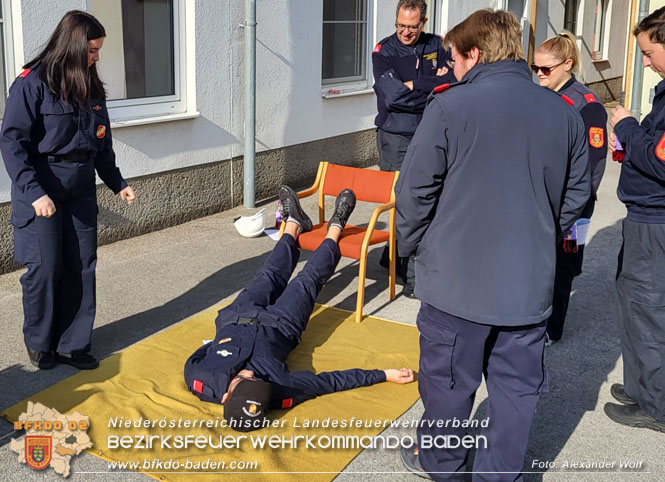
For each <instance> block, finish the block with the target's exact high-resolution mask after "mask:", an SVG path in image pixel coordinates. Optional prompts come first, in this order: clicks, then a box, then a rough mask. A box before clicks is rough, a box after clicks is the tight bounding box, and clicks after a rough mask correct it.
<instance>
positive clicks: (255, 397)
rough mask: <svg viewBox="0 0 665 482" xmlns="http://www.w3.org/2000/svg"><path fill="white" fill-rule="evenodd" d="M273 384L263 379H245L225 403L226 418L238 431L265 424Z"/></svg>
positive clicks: (248, 430)
mask: <svg viewBox="0 0 665 482" xmlns="http://www.w3.org/2000/svg"><path fill="white" fill-rule="evenodd" d="M271 394H272V385H271V384H270V383H268V382H264V381H262V380H249V379H243V380H241V381H240V383H238V385H236V387H235V390H233V393H232V394H231V396H230V397H229V398H228V400H226V403H225V404H224V420H226V421H227V423H228V424H229V427H230V428H232V429H233V430H237V431H238V432H251V431H252V430H256V429H259V428H262V427H264V426H265V424H266V422H267V420H268V415H267V411H268V405H269V404H270V395H271Z"/></svg>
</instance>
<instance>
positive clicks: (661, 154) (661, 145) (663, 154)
mask: <svg viewBox="0 0 665 482" xmlns="http://www.w3.org/2000/svg"><path fill="white" fill-rule="evenodd" d="M656 157H657V158H658V159H660V160H661V161H663V162H665V133H663V135H662V136H661V138H660V140H659V141H658V144H657V145H656Z"/></svg>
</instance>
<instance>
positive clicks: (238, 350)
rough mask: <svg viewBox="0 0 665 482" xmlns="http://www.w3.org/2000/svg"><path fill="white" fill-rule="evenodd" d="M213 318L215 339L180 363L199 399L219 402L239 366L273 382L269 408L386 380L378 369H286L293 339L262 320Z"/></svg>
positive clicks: (293, 343)
mask: <svg viewBox="0 0 665 482" xmlns="http://www.w3.org/2000/svg"><path fill="white" fill-rule="evenodd" d="M258 316H259V317H260V316H261V315H260V313H259V315H258ZM217 322H218V329H217V335H216V337H215V340H213V341H212V342H210V343H208V344H206V345H203V346H202V347H201V348H199V349H198V350H197V351H196V352H194V354H192V356H191V357H190V358H189V360H187V363H186V364H185V382H186V383H187V386H188V387H189V389H190V390H191V391H192V392H193V393H194V394H195V395H197V396H198V397H199V398H200V399H201V400H204V401H208V402H216V403H220V401H221V398H222V395H224V393H225V392H226V390H227V387H228V383H229V382H230V381H231V380H232V379H233V377H235V376H236V375H237V374H238V372H239V371H240V370H243V369H247V370H252V371H253V372H254V375H255V376H256V378H260V379H261V380H264V381H266V382H270V383H272V398H271V402H270V406H271V408H290V407H292V406H294V405H297V404H298V403H300V402H304V401H305V400H309V399H311V398H314V397H318V396H319V395H325V394H327V393H333V392H338V391H341V390H349V389H351V388H357V387H364V386H369V385H373V384H375V383H380V382H384V381H386V375H385V372H384V371H383V370H360V369H352V370H341V371H334V372H323V373H319V374H314V373H312V372H310V371H307V370H302V371H295V372H289V368H288V366H287V365H286V363H285V362H284V360H286V358H287V356H288V354H289V353H290V352H291V350H293V348H295V346H296V345H297V341H294V340H291V339H288V338H286V337H285V336H284V335H282V334H281V333H280V332H279V331H278V330H277V329H275V328H272V327H271V326H268V325H266V324H263V323H261V324H252V325H248V324H235V323H231V324H227V325H223V323H219V322H220V320H219V319H218V320H217Z"/></svg>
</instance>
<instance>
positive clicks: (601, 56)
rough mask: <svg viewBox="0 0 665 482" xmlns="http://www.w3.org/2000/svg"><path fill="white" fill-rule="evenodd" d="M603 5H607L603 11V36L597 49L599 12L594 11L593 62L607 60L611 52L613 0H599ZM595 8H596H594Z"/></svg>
mask: <svg viewBox="0 0 665 482" xmlns="http://www.w3.org/2000/svg"><path fill="white" fill-rule="evenodd" d="M599 1H600V2H601V5H603V6H604V7H605V11H604V12H602V17H601V23H602V32H603V33H602V38H601V39H600V40H599V41H600V44H599V45H598V47H599V48H598V49H596V44H595V41H596V26H597V19H598V12H597V11H594V21H593V32H592V40H591V60H592V61H593V62H606V61H607V60H608V59H609V54H610V48H609V44H610V28H611V25H612V23H611V22H612V0H599ZM594 10H595V9H594Z"/></svg>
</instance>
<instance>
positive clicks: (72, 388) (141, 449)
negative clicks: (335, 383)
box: [2, 304, 418, 482]
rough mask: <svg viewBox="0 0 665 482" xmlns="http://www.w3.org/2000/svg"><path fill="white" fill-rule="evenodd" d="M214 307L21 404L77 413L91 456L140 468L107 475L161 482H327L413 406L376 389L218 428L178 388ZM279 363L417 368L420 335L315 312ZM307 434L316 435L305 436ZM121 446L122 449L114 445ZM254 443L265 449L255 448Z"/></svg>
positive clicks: (15, 410)
mask: <svg viewBox="0 0 665 482" xmlns="http://www.w3.org/2000/svg"><path fill="white" fill-rule="evenodd" d="M221 306H223V305H221V304H220V305H217V306H213V307H211V308H209V309H207V310H205V311H203V312H201V313H199V314H197V315H194V316H193V317H191V318H189V319H187V320H185V321H184V322H182V323H179V324H178V325H176V326H173V327H171V328H169V329H167V330H165V331H162V332H160V333H158V334H156V335H154V336H152V337H150V338H147V339H146V340H143V341H141V342H140V343H137V344H136V345H133V346H131V347H129V348H127V349H125V350H124V351H122V352H120V353H116V354H114V355H112V356H110V357H109V358H107V359H105V360H103V361H102V362H101V364H100V367H99V368H98V369H96V370H92V371H81V372H79V373H77V374H76V375H74V376H72V377H70V378H68V379H66V380H63V381H61V382H60V383H57V384H56V385H54V386H52V387H50V388H48V389H46V390H44V391H42V392H40V393H38V394H36V395H34V396H32V397H30V399H29V400H30V401H32V402H40V403H42V404H44V405H46V406H47V407H50V408H54V409H56V410H58V411H59V412H61V413H63V414H64V413H71V412H73V411H77V412H80V413H81V414H83V415H86V416H88V417H89V418H90V428H89V429H88V434H89V435H90V437H91V439H92V441H93V444H94V445H93V447H92V449H90V450H88V452H89V453H91V454H93V455H96V456H98V457H101V458H103V459H105V460H108V461H112V462H119V463H121V464H123V463H126V464H131V463H137V464H138V465H137V466H134V467H132V466H131V465H124V468H123V465H119V466H118V467H116V468H113V467H111V468H110V470H112V471H114V472H117V471H121V470H129V469H131V470H137V471H140V472H144V473H146V474H147V475H150V476H152V477H155V478H157V479H160V480H168V481H180V480H183V481H184V480H191V479H192V478H193V476H194V473H210V472H216V473H225V474H226V475H224V476H223V477H224V480H227V481H232V480H246V479H247V478H248V477H249V475H248V474H250V473H251V474H253V475H251V478H250V479H249V480H252V481H253V482H258V481H264V480H265V481H268V480H270V481H273V480H280V481H289V480H303V479H304V478H305V477H306V478H307V480H308V481H327V480H332V479H333V478H334V476H335V474H337V473H339V472H340V471H341V470H343V469H344V467H345V466H346V465H347V464H348V463H349V462H350V461H351V460H352V459H353V458H354V457H355V456H356V455H357V454H358V453H359V452H360V451H361V450H362V449H361V448H359V445H360V446H367V445H368V444H370V440H371V437H372V436H376V435H378V434H380V433H381V432H382V431H383V430H384V427H385V425H386V423H389V421H390V420H394V419H396V418H397V417H399V416H400V415H401V414H402V413H404V412H405V411H406V410H407V409H408V408H409V407H410V406H411V405H412V404H413V403H415V401H416V400H417V399H418V389H417V383H415V382H414V383H411V384H408V385H396V384H393V383H380V384H377V385H374V386H372V387H364V388H358V389H354V390H349V391H345V392H338V393H333V394H330V395H325V396H322V397H319V398H317V399H314V400H310V401H307V402H304V403H302V404H301V405H298V406H296V407H294V408H292V409H290V410H279V411H274V412H271V414H270V416H271V419H272V420H273V423H274V424H277V425H279V427H277V428H274V427H271V428H264V429H261V430H257V431H254V432H250V433H247V434H242V433H239V432H234V431H232V430H231V429H229V428H221V427H220V424H221V423H223V421H224V419H223V417H222V414H223V408H222V406H220V405H215V404H212V403H205V402H201V401H200V400H198V399H197V398H196V397H195V396H194V395H192V394H191V393H190V392H188V391H187V388H186V386H185V383H184V379H183V365H184V363H185V360H186V359H187V358H188V357H189V355H190V354H191V353H192V352H193V351H194V350H195V349H196V348H198V347H199V346H200V345H201V344H202V340H204V339H212V338H213V337H214V334H215V333H214V332H215V329H214V319H215V316H216V313H217V311H218V310H219V309H220V307H221ZM288 364H289V368H290V369H291V370H313V371H315V372H317V373H318V372H323V371H333V370H344V369H348V368H365V369H370V368H399V367H402V366H406V367H409V368H413V369H416V368H417V367H418V332H417V329H416V328H415V327H414V326H410V325H404V324H400V323H395V322H390V321H386V320H381V319H378V318H373V317H367V318H365V319H364V320H363V322H362V323H360V324H358V323H355V322H354V321H353V313H351V312H348V311H344V310H339V309H335V308H330V307H326V306H321V305H317V307H316V309H315V311H314V313H313V314H312V318H311V320H310V322H309V325H308V328H307V331H306V332H305V334H304V335H303V342H302V344H301V345H300V346H299V347H298V348H297V349H296V350H295V351H294V352H293V353H292V354H291V356H290V357H289V359H288ZM27 402H28V400H24V401H23V402H20V403H18V404H16V405H14V406H13V407H11V408H9V409H7V410H6V411H5V412H3V413H2V416H3V417H5V418H7V419H9V420H11V421H14V420H17V419H18V416H19V415H20V414H21V413H22V412H24V411H25V410H26V406H27ZM316 424H320V425H321V426H319V427H312V426H311V425H316ZM126 425H129V426H128V427H127V426H126ZM137 425H138V427H136V426H137ZM308 425H310V426H308ZM325 425H327V427H326V426H325ZM335 425H336V426H335ZM357 425H362V427H358V426H357ZM366 425H372V427H366ZM186 436H191V437H190V438H186ZM243 436H244V437H246V438H242V437H243ZM121 437H125V438H124V439H122V438H121ZM220 437H221V442H220ZM122 440H124V441H125V442H126V444H127V446H128V447H131V448H122V447H118V446H117V445H118V443H119V442H121V441H122ZM188 441H189V442H188ZM261 441H263V442H264V443H265V446H264V447H263V448H260V447H256V448H255V447H254V446H253V445H254V444H260V443H261ZM197 442H199V444H198V446H197ZM220 443H221V444H222V446H220ZM271 443H272V446H270V444H271ZM185 445H188V446H187V447H185ZM335 446H337V447H338V448H334V447H335ZM116 447H117V448H116ZM379 447H380V446H379ZM395 453H396V454H397V451H396V452H395ZM75 470H76V469H74V471H75ZM229 472H230V473H229ZM303 473H307V475H303ZM194 477H195V476H194ZM220 477H221V476H220ZM205 480H212V479H210V477H209V476H208V477H206V478H205Z"/></svg>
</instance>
